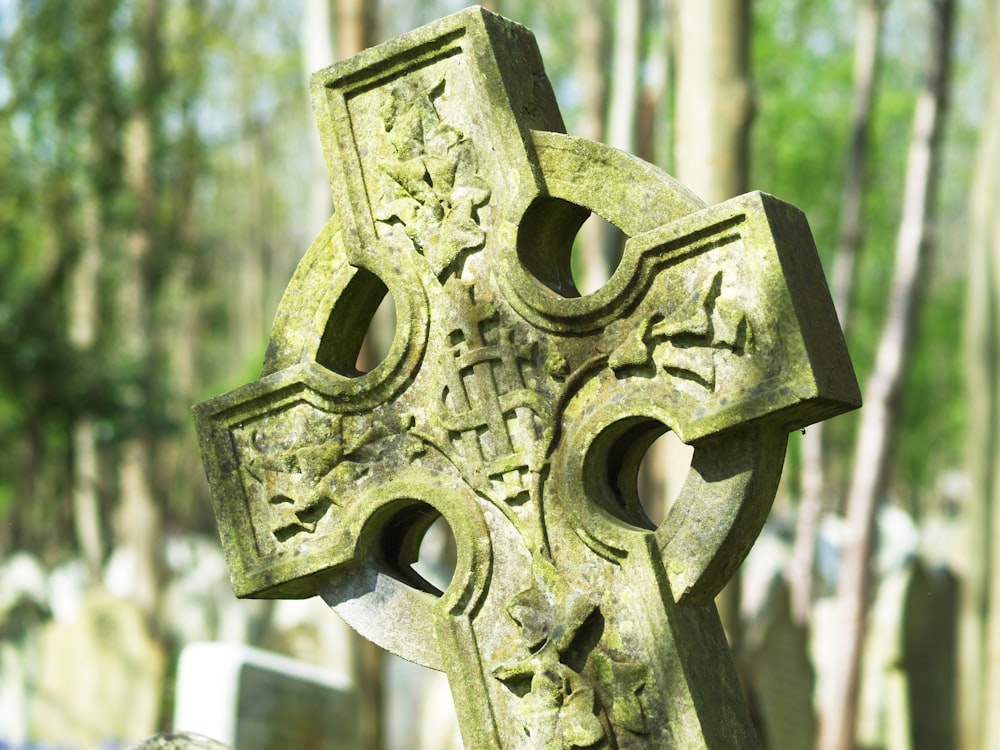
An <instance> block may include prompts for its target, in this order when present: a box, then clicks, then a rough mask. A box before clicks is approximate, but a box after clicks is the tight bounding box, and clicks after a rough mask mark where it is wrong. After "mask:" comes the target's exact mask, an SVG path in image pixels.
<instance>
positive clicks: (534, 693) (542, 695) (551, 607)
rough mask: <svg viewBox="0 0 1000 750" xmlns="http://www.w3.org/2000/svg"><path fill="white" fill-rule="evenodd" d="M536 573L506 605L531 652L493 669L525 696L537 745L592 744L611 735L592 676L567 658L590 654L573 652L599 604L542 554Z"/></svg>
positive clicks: (525, 715) (524, 715) (565, 749)
mask: <svg viewBox="0 0 1000 750" xmlns="http://www.w3.org/2000/svg"><path fill="white" fill-rule="evenodd" d="M532 578H533V583H532V586H531V588H529V589H526V590H525V591H522V592H521V593H520V594H518V595H517V596H515V597H514V598H513V599H512V600H511V602H510V604H509V605H508V607H507V612H508V613H509V614H510V616H511V618H512V619H513V620H514V621H515V622H516V623H517V624H518V625H519V626H520V629H521V635H522V637H523V639H524V643H525V646H526V647H527V650H528V651H529V653H530V654H531V655H530V656H529V657H528V658H527V659H523V660H519V661H514V662H511V663H508V664H503V665H501V666H499V667H497V668H496V669H495V670H494V671H493V675H494V677H496V678H497V679H498V680H500V681H501V682H503V683H504V684H505V685H507V686H508V687H509V688H510V689H511V690H512V692H514V693H515V694H517V695H520V696H521V700H520V703H519V704H518V708H517V712H518V716H519V717H520V718H521V720H522V722H523V723H524V726H525V728H526V730H527V731H528V733H529V734H530V735H531V736H532V738H533V740H534V741H535V742H537V743H538V746H539V747H545V748H552V750H569V749H570V748H574V747H580V748H585V747H591V746H593V745H595V744H596V743H598V742H600V741H601V740H603V739H605V737H606V736H607V733H606V730H605V727H604V724H603V723H602V722H601V719H600V717H599V715H598V712H599V711H601V707H600V705H599V704H598V703H597V701H596V699H595V693H594V689H593V687H592V686H591V685H590V684H589V679H588V678H587V677H586V676H585V675H583V674H581V673H580V672H579V671H577V670H576V669H574V668H573V667H571V666H570V665H569V664H567V663H566V662H567V661H570V662H572V663H574V664H576V663H577V662H578V661H579V662H582V661H585V660H586V654H575V653H574V654H573V657H572V658H571V657H570V654H571V653H572V652H574V651H575V650H576V649H577V644H578V639H579V636H580V634H581V633H582V632H584V631H586V630H587V628H586V627H585V625H586V623H587V622H588V621H590V620H591V618H592V617H593V616H594V615H595V613H597V611H598V610H597V605H596V604H595V603H594V602H593V601H592V600H591V599H590V598H589V597H588V596H586V595H585V594H584V593H582V592H581V591H579V590H577V589H574V588H572V587H571V586H570V585H569V584H568V583H567V582H566V580H565V579H564V578H563V576H562V574H560V573H559V571H558V570H557V569H556V568H555V566H554V565H552V563H551V562H550V561H548V560H546V559H545V558H543V557H536V558H535V560H534V562H533V563H532ZM593 645H594V644H589V645H588V646H587V647H584V650H589V648H592V646H593ZM529 679H530V683H529ZM529 685H530V687H529Z"/></svg>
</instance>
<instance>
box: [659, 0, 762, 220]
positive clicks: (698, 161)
mask: <svg viewBox="0 0 1000 750" xmlns="http://www.w3.org/2000/svg"><path fill="white" fill-rule="evenodd" d="M676 18H677V35H676V40H677V47H676V52H677V62H676V68H677V71H676V72H677V95H676V96H677V99H676V101H677V104H676V107H675V117H676V138H677V142H676V144H675V146H674V163H675V164H676V169H677V177H678V179H680V181H681V182H683V183H684V184H685V185H687V186H688V187H689V188H691V190H693V191H694V192H695V193H696V194H697V195H699V196H700V197H701V198H703V199H704V200H705V201H706V202H708V203H710V204H711V203H719V202H720V201H724V200H727V199H729V198H732V197H734V196H736V195H739V194H741V193H743V192H745V191H746V189H747V166H748V163H749V156H748V155H749V151H748V137H749V132H750V122H751V119H752V117H753V99H752V95H751V85H750V54H749V53H750V0H678V2H677V12H676Z"/></svg>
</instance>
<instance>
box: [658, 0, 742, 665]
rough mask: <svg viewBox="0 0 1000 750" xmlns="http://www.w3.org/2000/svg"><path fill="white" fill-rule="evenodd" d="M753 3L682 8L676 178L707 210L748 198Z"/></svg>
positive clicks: (733, 610)
mask: <svg viewBox="0 0 1000 750" xmlns="http://www.w3.org/2000/svg"><path fill="white" fill-rule="evenodd" d="M750 7H751V6H750V0H678V2H677V8H676V11H677V12H676V18H677V36H676V40H677V45H676V50H677V61H676V69H677V98H676V101H677V104H676V107H675V110H674V111H675V118H676V120H675V121H676V126H675V127H676V130H675V135H676V138H677V142H676V143H675V145H674V163H675V164H676V169H677V178H678V179H679V180H680V181H681V182H683V183H684V184H685V185H687V186H688V187H689V188H691V189H692V190H693V191H694V192H695V193H696V194H698V195H699V196H701V197H702V198H703V199H704V200H705V201H706V202H708V203H709V204H712V203H719V202H721V201H724V200H727V199H729V198H732V197H734V196H736V195H739V194H741V193H743V192H745V191H746V188H747V168H748V163H749V149H748V138H749V132H750V121H751V119H752V115H753V101H752V98H751V85H750ZM740 600H741V592H740V576H739V573H738V572H737V574H736V575H735V576H733V579H732V581H730V583H729V584H728V585H727V586H726V588H725V589H724V590H723V591H722V593H721V594H720V595H719V598H718V599H717V604H718V606H719V613H720V615H721V616H722V621H723V624H724V625H725V627H726V632H727V634H728V635H729V639H730V645H731V646H732V649H733V655H734V657H735V658H736V661H737V665H739V664H740V663H741V662H742V660H743V653H742V652H743V638H742V637H743V630H742V626H741V623H740Z"/></svg>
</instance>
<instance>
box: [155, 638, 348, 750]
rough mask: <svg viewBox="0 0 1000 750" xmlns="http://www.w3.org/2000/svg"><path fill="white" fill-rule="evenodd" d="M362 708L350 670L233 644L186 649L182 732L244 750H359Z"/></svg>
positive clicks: (180, 677) (178, 724)
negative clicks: (352, 686) (321, 666)
mask: <svg viewBox="0 0 1000 750" xmlns="http://www.w3.org/2000/svg"><path fill="white" fill-rule="evenodd" d="M357 713H358V701H357V698H356V696H355V694H354V692H353V691H352V690H351V689H350V682H349V680H348V678H347V677H346V676H345V675H342V674H338V673H336V672H333V671H328V670H323V669H319V668H317V667H315V666H313V665H311V664H306V663H303V662H299V661H296V660H294V659H288V658H285V657H282V656H278V655H276V654H272V653H269V652H267V651H262V650H260V649H254V648H250V647H248V646H241V645H238V644H233V643H195V644H191V645H189V646H187V647H185V649H184V650H183V651H182V652H181V657H180V663H179V665H178V670H177V696H176V704H175V713H174V729H175V731H178V732H194V733H197V734H201V735H204V736H206V737H211V738H212V739H214V740H216V741H218V742H222V743H224V744H227V745H232V746H233V747H236V748H238V749H239V750H273V749H274V748H288V750H295V749H296V748H302V749H303V750H356V748H357V747H358V735H357V726H358V719H357Z"/></svg>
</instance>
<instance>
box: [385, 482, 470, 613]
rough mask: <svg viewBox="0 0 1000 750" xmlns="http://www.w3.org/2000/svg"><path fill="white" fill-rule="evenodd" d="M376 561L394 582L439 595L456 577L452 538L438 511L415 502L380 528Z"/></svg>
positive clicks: (455, 548)
mask: <svg viewBox="0 0 1000 750" xmlns="http://www.w3.org/2000/svg"><path fill="white" fill-rule="evenodd" d="M378 558H379V560H380V562H381V564H382V566H383V567H384V568H385V569H386V572H387V573H389V575H391V576H393V577H394V578H396V579H397V580H400V581H402V582H403V583H406V584H408V585H410V586H412V587H413V588H415V589H419V590H420V591H426V592H427V593H429V594H434V595H435V596H441V595H442V594H443V593H444V590H445V589H447V588H448V585H449V584H450V583H451V579H452V578H453V577H454V575H455V565H456V560H457V546H456V542H455V535H454V533H452V530H451V526H449V525H448V522H447V521H446V520H445V518H444V516H442V515H441V513H440V512H439V511H438V510H437V509H435V508H434V507H433V506H431V505H429V504H427V503H423V502H419V501H414V502H412V503H410V504H408V505H406V506H405V507H403V508H402V509H400V510H399V511H397V512H396V513H395V514H394V515H393V516H392V518H391V519H390V520H389V521H388V522H387V523H386V524H385V525H384V526H383V528H382V532H381V537H380V544H379V546H378Z"/></svg>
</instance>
